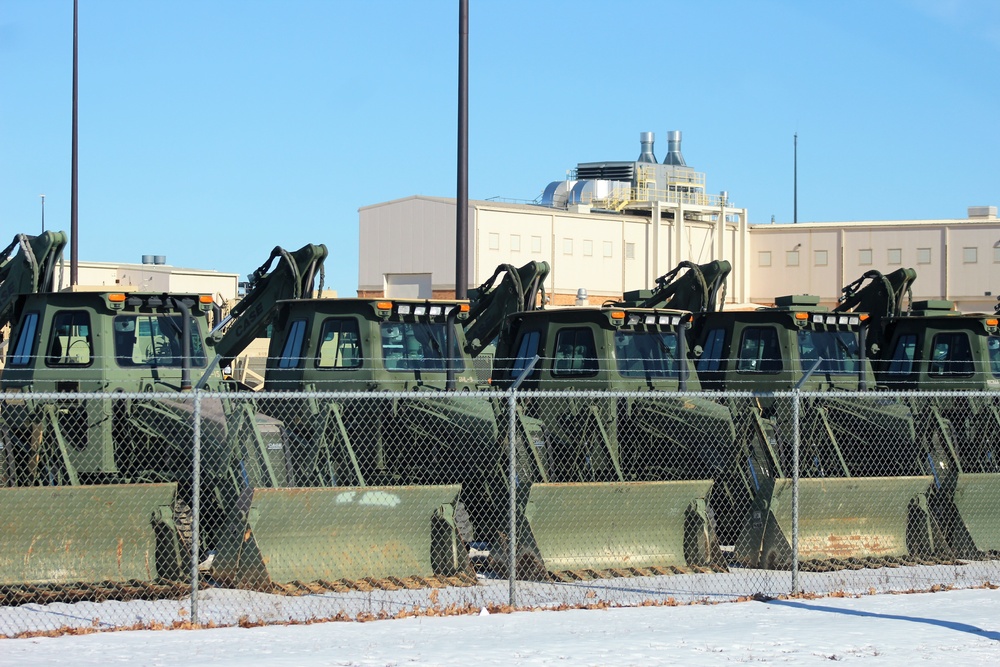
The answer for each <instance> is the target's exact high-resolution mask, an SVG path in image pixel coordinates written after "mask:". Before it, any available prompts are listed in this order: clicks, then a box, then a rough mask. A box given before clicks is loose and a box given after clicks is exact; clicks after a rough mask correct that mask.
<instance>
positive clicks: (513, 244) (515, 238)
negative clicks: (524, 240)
mask: <svg viewBox="0 0 1000 667" xmlns="http://www.w3.org/2000/svg"><path fill="white" fill-rule="evenodd" d="M510 251H511V252H521V236H520V234H511V235H510Z"/></svg>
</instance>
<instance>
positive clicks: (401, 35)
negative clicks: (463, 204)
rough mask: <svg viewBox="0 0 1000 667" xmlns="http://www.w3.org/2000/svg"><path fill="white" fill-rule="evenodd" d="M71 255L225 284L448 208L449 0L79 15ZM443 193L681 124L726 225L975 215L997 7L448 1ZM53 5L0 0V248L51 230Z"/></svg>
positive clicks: (347, 270) (184, 7)
mask: <svg viewBox="0 0 1000 667" xmlns="http://www.w3.org/2000/svg"><path fill="white" fill-rule="evenodd" d="M80 5H81V7H80V22H79V37H80V74H79V80H80V98H79V109H80V121H79V122H80V125H79V133H80V139H79V151H80V153H79V184H80V193H79V197H80V203H79V216H80V240H79V247H80V256H81V259H84V260H94V261H122V262H137V261H139V259H140V257H141V255H143V254H161V255H166V256H167V261H168V262H169V263H170V264H172V265H175V266H186V267H200V268H210V269H217V270H220V271H229V272H238V273H241V274H246V273H249V272H250V271H252V270H253V269H254V268H256V266H258V265H259V264H260V263H261V262H262V261H263V260H264V259H266V257H267V255H268V253H269V252H270V249H271V248H272V247H274V246H275V245H282V246H285V247H287V248H290V249H294V248H298V247H300V246H301V245H303V244H304V243H308V242H314V243H326V244H327V245H328V246H329V247H330V248H331V258H330V259H329V260H328V261H327V285H328V286H330V287H333V288H334V289H337V290H338V291H339V293H340V294H341V295H342V296H352V295H353V294H354V293H355V289H356V287H357V276H358V213H357V210H358V208H359V207H362V206H366V205H369V204H374V203H378V202H381V201H387V200H390V199H396V198H400V197H406V196H409V195H414V194H422V195H429V196H443V197H454V196H455V192H456V185H455V178H456V143H457V142H456V136H457V129H456V123H457V110H456V109H457V83H456V82H457V48H458V35H457V24H458V2H457V0H424V1H422V2H415V1H404V0H395V1H394V0H371V1H366V2H347V1H334V0H330V1H319V0H285V1H282V2H278V1H277V0H272V1H268V2H265V1H261V0H240V1H237V0H207V1H196V0H171V1H169V2H167V1H166V0H160V1H153V0H142V1H139V0H131V1H130V0H80ZM470 5H471V9H470V47H469V50H470V85H469V91H470V138H469V152H470V156H469V172H470V173H469V195H470V197H471V198H473V199H485V198H489V197H496V196H500V197H508V198H514V199H526V200H530V199H534V198H535V197H536V196H538V195H539V194H540V193H541V191H542V189H543V188H544V187H545V185H546V184H547V183H548V182H549V181H552V180H557V179H560V178H563V177H564V175H565V173H566V170H567V169H571V168H573V167H575V166H576V163H577V162H586V161H595V160H632V159H634V158H636V157H637V156H638V154H639V142H638V136H639V133H640V132H642V131H653V132H656V134H657V144H656V149H657V150H656V152H657V155H658V157H661V158H662V156H663V153H664V151H665V149H666V132H667V131H668V130H681V131H683V133H684V142H683V152H684V156H685V159H686V160H687V163H688V165H689V166H692V167H694V168H695V169H697V170H698V171H703V172H706V174H707V185H708V189H709V191H711V192H718V191H720V190H727V191H728V192H729V196H730V198H731V200H732V201H733V202H734V204H735V205H737V206H742V207H747V208H748V209H749V217H750V221H751V222H758V223H763V222H768V221H769V220H770V219H771V216H772V215H773V216H774V217H775V218H776V220H777V221H778V222H789V221H791V219H792V213H793V207H792V156H793V139H792V137H793V134H794V133H796V132H797V133H798V135H799V151H798V164H799V173H798V178H799V191H798V216H799V220H800V221H813V220H818V221H843V220H866V219H909V218H918V219H919V218H950V217H956V218H961V217H965V215H966V209H967V207H968V206H974V205H1000V160H998V156H1000V134H998V113H1000V86H998V85H997V84H998V82H1000V71H998V70H1000V67H998V63H1000V2H995V1H994V0H940V1H936V2H935V1H932V0H877V1H876V0H868V1H864V2H862V1H855V0H840V1H838V2H812V1H807V0H759V1H756V2H750V1H742V2H741V1H737V0H704V1H701V2H672V1H667V0H650V1H646V0H623V1H622V2H615V3H611V2H596V1H590V0H572V1H570V0H548V1H546V0H535V1H534V2H525V1H522V0H505V1H503V2H500V1H499V0H497V1H491V2H487V1H485V0H470ZM71 76H72V0H0V242H2V243H3V245H6V243H7V242H9V238H10V237H12V236H13V234H14V233H16V232H35V231H37V230H39V229H40V198H39V196H38V195H39V194H42V193H44V194H45V195H46V200H45V216H46V227H48V228H57V229H65V230H67V231H68V230H69V203H70V192H69V186H70V127H71V126H70V121H71V106H70V96H71V81H72V78H71Z"/></svg>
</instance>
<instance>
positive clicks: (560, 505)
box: [518, 480, 717, 576]
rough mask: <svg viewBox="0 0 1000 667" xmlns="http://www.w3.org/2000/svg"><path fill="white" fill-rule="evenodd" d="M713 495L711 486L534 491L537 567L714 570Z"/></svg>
mask: <svg viewBox="0 0 1000 667" xmlns="http://www.w3.org/2000/svg"><path fill="white" fill-rule="evenodd" d="M711 489H712V480H693V481H677V482H588V483H562V484H555V483H550V484H541V483H538V484H533V485H532V486H531V490H530V492H529V495H528V504H527V506H526V508H525V518H526V520H527V523H528V527H529V529H530V531H531V536H532V537H533V539H534V545H533V546H534V548H535V549H536V550H537V555H538V557H540V559H541V563H540V564H539V566H540V568H541V569H543V570H544V571H546V572H563V571H574V570H607V569H623V568H671V567H676V568H687V567H689V566H706V565H710V564H712V561H713V560H714V559H713V553H714V552H715V551H717V544H716V543H715V534H714V530H713V529H712V527H711V526H710V525H709V521H708V517H707V511H706V503H707V500H708V495H709V493H710V492H711ZM518 567H519V569H520V568H522V565H521V564H519V565H518ZM529 576H530V575H529Z"/></svg>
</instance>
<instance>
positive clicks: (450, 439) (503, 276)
mask: <svg viewBox="0 0 1000 667" xmlns="http://www.w3.org/2000/svg"><path fill="white" fill-rule="evenodd" d="M547 273H548V266H547V265H546V264H544V263H535V262H532V263H529V264H527V265H525V266H524V267H521V268H520V269H517V268H514V267H512V266H507V265H502V266H501V267H498V269H497V272H496V273H495V274H494V275H493V276H492V277H491V278H490V279H489V280H487V281H486V282H485V283H484V284H483V285H482V286H481V287H480V288H479V289H478V290H473V291H472V299H471V300H470V301H457V300H424V299H361V298H284V299H276V298H274V295H273V294H272V293H271V290H269V289H268V287H267V286H266V284H265V283H264V282H262V281H258V280H252V281H251V284H250V289H249V290H248V293H247V297H246V299H244V303H245V304H246V305H245V306H244V307H243V308H242V309H240V308H239V307H238V308H237V309H234V311H233V318H232V322H231V323H229V327H230V328H229V329H220V330H219V331H217V332H214V333H213V334H212V338H214V339H216V342H215V344H214V346H213V347H214V348H215V349H216V350H217V351H218V352H219V354H220V355H221V357H222V359H223V360H226V359H229V358H232V357H234V356H235V355H236V354H238V353H239V351H240V350H241V349H242V347H244V346H245V345H246V343H247V342H248V341H249V339H250V338H252V337H253V336H255V335H260V333H262V332H263V331H264V329H265V328H269V329H270V331H271V333H270V345H269V351H268V360H267V367H266V371H265V374H264V377H265V380H264V387H263V392H262V393H260V394H259V395H257V396H255V397H254V398H253V400H254V403H255V405H256V406H257V408H256V409H257V410H259V411H260V412H261V413H263V414H266V415H269V416H271V417H272V418H274V419H276V420H280V422H281V423H282V425H283V433H284V440H283V445H282V455H283V465H284V469H285V470H286V471H287V473H286V474H287V479H286V483H285V484H283V485H275V486H274V488H266V487H267V486H268V485H266V484H261V485H255V484H252V483H251V484H250V485H249V487H248V491H247V495H246V496H245V498H246V501H245V511H243V513H242V517H243V518H242V519H241V520H242V521H243V529H242V530H241V531H237V532H234V533H232V535H233V536H235V538H236V539H234V541H233V542H232V543H231V544H230V545H228V546H227V547H226V548H224V549H221V550H220V551H219V553H218V555H217V557H216V560H215V563H214V567H213V570H212V573H213V576H215V577H216V578H218V579H220V580H222V581H226V582H230V583H233V584H235V585H239V586H244V587H252V588H260V587H266V586H268V585H271V584H279V585H283V584H288V583H290V582H292V581H295V580H311V579H321V580H326V581H331V580H337V579H342V578H347V579H351V578H354V579H360V578H363V577H374V578H379V579H387V578H394V579H402V578H406V577H414V576H415V577H420V578H426V577H433V576H438V577H451V578H452V579H451V581H453V582H458V583H461V582H463V581H465V582H469V581H472V580H473V579H470V575H472V568H471V564H470V560H469V554H468V544H470V543H471V542H473V541H474V540H475V532H476V530H477V529H478V530H480V531H481V532H483V533H487V532H489V529H488V526H490V525H491V524H493V523H497V524H498V525H499V522H501V521H502V517H503V514H502V513H500V514H498V511H499V509H498V508H499V505H498V503H500V502H501V499H502V497H504V496H505V495H506V492H505V490H504V476H503V474H502V472H503V464H502V461H501V457H502V450H500V449H498V444H499V442H500V438H501V436H500V431H499V429H498V418H497V414H496V410H497V406H496V403H497V401H496V400H487V399H484V398H482V397H481V396H479V395H478V392H482V391H485V390H488V389H489V386H488V384H487V383H486V382H485V379H486V378H483V377H481V376H480V373H481V372H482V371H481V369H480V371H478V372H477V369H476V368H475V365H474V361H475V359H476V358H478V357H480V356H483V355H487V354H489V350H490V349H491V347H490V344H491V342H492V340H493V338H494V337H495V336H496V332H497V331H498V330H499V326H500V325H501V324H502V322H503V319H504V317H505V315H506V314H507V313H508V312H511V311H517V310H525V309H528V308H531V307H533V304H534V303H535V301H536V295H537V294H538V293H539V291H540V289H541V284H542V282H543V281H544V278H545V275H546V274H547ZM331 392H335V393H332V394H331ZM403 392H406V393H403ZM471 392H477V395H476V396H470V394H471ZM493 393H494V394H495V392H493ZM417 394H419V396H418V395H417ZM463 396H464V397H465V398H466V400H462V399H463ZM265 472H266V470H262V471H261V473H259V474H264V473H265ZM279 486H284V487H287V488H278V487H279ZM297 487H309V488H308V489H301V488H297ZM304 507H308V508H309V511H304V509H303V508H304ZM334 527H336V529H334Z"/></svg>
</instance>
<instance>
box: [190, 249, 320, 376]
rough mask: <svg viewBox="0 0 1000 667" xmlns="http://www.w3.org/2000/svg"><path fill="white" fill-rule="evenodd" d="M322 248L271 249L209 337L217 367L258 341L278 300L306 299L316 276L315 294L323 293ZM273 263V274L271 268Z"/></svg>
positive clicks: (311, 292) (269, 321) (271, 317)
mask: <svg viewBox="0 0 1000 667" xmlns="http://www.w3.org/2000/svg"><path fill="white" fill-rule="evenodd" d="M327 254H328V252H327V249H326V246H325V245H322V244H320V245H313V244H311V243H310V244H308V245H305V246H303V247H301V248H299V249H298V250H296V251H295V252H288V251H287V250H285V249H284V248H281V247H275V248H274V250H272V251H271V256H270V257H268V258H267V261H265V262H264V263H263V264H261V265H260V267H259V268H258V269H257V270H256V271H254V272H253V273H252V274H251V275H250V276H249V279H250V284H249V286H248V287H247V294H246V296H245V297H244V298H243V299H242V300H241V301H240V302H239V303H238V304H236V306H235V307H234V308H233V309H232V311H231V312H230V313H229V317H227V318H226V319H225V320H224V321H222V322H220V323H219V324H218V325H217V326H216V327H215V329H214V330H213V331H212V333H211V334H210V335H209V341H208V342H209V344H212V343H214V345H215V350H216V352H217V353H218V354H219V356H220V360H221V364H222V365H223V366H225V365H226V364H228V363H230V362H231V361H232V360H233V359H234V358H235V357H236V356H237V355H238V354H239V353H240V352H242V351H243V350H244V349H246V347H247V345H249V344H250V341H252V340H253V339H254V338H256V337H258V336H259V335H260V334H261V333H262V332H263V331H264V329H265V327H267V325H268V324H270V323H271V321H272V320H273V319H274V316H275V314H276V313H277V308H276V305H277V303H278V301H280V300H282V299H302V298H310V297H311V296H312V294H313V282H314V280H315V278H316V274H317V273H319V276H320V278H319V286H318V288H317V289H316V293H317V294H319V293H321V292H322V291H323V279H324V273H323V262H324V260H325V259H326V257H327ZM275 259H277V260H278V263H277V264H276V265H275V266H274V268H273V270H272V268H271V264H272V263H273V262H274V260H275Z"/></svg>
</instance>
